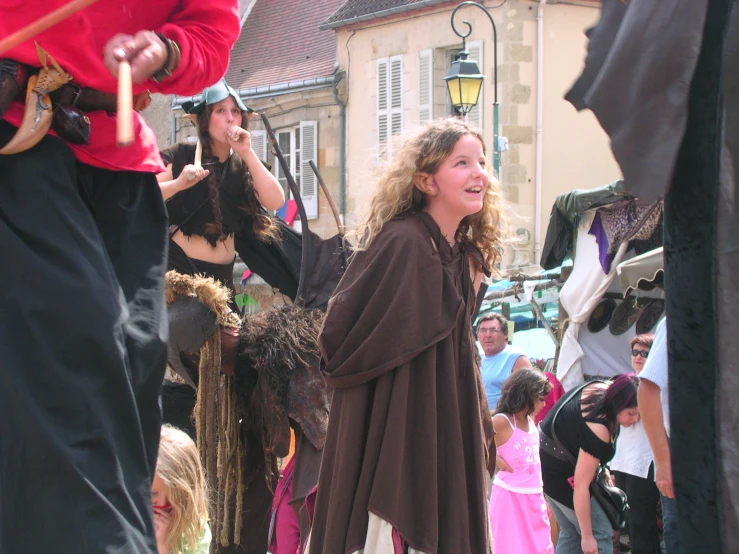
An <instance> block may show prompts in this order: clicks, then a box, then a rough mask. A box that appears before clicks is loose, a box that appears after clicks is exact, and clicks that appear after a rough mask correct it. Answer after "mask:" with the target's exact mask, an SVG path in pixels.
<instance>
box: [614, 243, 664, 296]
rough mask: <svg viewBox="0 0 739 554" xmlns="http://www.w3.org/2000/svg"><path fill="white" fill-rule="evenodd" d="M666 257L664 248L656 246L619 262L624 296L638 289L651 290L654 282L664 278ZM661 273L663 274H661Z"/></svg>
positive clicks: (618, 267) (619, 273)
mask: <svg viewBox="0 0 739 554" xmlns="http://www.w3.org/2000/svg"><path fill="white" fill-rule="evenodd" d="M664 268H665V258H664V251H663V248H656V249H654V250H650V251H649V252H647V253H645V254H642V255H640V256H636V257H634V258H631V259H630V260H628V261H625V262H623V263H620V264H618V266H617V267H616V272H617V273H618V276H619V279H620V281H621V289H622V290H623V291H624V296H628V295H629V294H630V293H631V292H632V291H634V290H636V289H640V288H641V289H642V290H651V289H652V288H654V286H653V285H652V282H653V281H654V280H655V279H657V278H658V277H659V278H660V279H662V278H663V275H664ZM660 273H661V274H662V275H660Z"/></svg>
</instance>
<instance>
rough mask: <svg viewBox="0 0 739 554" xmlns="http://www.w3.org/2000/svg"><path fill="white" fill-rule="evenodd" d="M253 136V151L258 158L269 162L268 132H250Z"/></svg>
mask: <svg viewBox="0 0 739 554" xmlns="http://www.w3.org/2000/svg"><path fill="white" fill-rule="evenodd" d="M249 133H250V134H251V149H252V150H254V153H255V154H256V155H257V158H259V159H260V160H263V161H265V162H266V161H267V131H249Z"/></svg>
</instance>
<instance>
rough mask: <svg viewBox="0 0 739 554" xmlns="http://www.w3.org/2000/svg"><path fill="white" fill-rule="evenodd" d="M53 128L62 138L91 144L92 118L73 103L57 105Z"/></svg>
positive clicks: (74, 142) (73, 142)
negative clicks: (72, 104)
mask: <svg viewBox="0 0 739 554" xmlns="http://www.w3.org/2000/svg"><path fill="white" fill-rule="evenodd" d="M51 128H52V129H53V130H54V132H55V133H56V134H58V135H59V137H60V138H62V139H63V140H65V141H67V142H71V143H72V144H90V120H89V119H88V118H87V116H86V115H85V114H84V113H83V112H82V111H81V110H80V109H79V108H76V107H74V106H71V105H63V106H55V108H54V121H53V122H52V124H51Z"/></svg>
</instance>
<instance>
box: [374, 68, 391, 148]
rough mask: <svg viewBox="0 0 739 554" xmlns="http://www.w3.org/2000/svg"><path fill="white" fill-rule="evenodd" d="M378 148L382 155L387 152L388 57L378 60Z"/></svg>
mask: <svg viewBox="0 0 739 554" xmlns="http://www.w3.org/2000/svg"><path fill="white" fill-rule="evenodd" d="M376 73H377V75H376V77H377V147H378V148H377V150H378V154H379V155H380V157H382V156H384V155H385V153H386V152H387V140H388V131H389V113H388V107H389V102H388V60H387V58H383V59H379V60H377V66H376Z"/></svg>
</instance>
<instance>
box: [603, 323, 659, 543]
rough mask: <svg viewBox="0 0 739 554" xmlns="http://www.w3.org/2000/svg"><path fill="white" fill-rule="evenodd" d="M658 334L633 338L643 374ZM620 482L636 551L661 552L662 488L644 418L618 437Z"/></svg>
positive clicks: (634, 361)
mask: <svg viewBox="0 0 739 554" xmlns="http://www.w3.org/2000/svg"><path fill="white" fill-rule="evenodd" d="M653 340H654V335H652V334H644V335H638V336H636V337H634V338H633V339H631V342H630V347H631V367H632V369H633V370H634V371H635V372H636V374H637V375H639V374H640V373H641V371H642V369H643V368H644V365H645V363H646V361H647V358H648V356H649V351H650V350H651V348H652V342H653ZM609 465H610V468H611V471H613V474H614V476H615V477H616V484H617V485H618V487H619V488H621V489H623V490H624V492H625V493H626V496H627V497H628V499H629V506H630V508H631V509H630V510H629V512H628V513H627V530H628V533H629V542H630V546H631V552H632V554H658V553H659V552H660V543H659V533H658V530H657V506H658V505H659V489H657V485H655V483H654V456H653V455H652V448H651V446H650V445H649V440H648V439H647V434H646V432H645V431H644V425H643V424H642V422H641V421H638V422H636V423H634V424H633V425H631V426H629V427H623V426H622V427H621V432H620V434H619V436H618V440H617V441H616V454H615V455H614V457H613V459H612V460H611V462H610V464H609Z"/></svg>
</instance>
